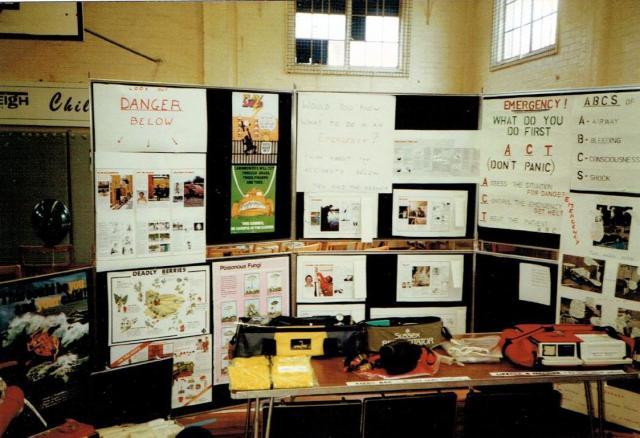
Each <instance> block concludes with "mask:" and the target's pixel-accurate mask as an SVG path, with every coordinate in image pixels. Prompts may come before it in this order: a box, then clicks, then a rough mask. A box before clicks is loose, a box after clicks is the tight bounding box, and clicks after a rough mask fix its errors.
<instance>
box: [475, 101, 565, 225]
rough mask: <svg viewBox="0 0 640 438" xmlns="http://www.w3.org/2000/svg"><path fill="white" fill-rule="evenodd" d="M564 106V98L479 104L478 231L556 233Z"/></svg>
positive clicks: (562, 168) (561, 186) (560, 199)
mask: <svg viewBox="0 0 640 438" xmlns="http://www.w3.org/2000/svg"><path fill="white" fill-rule="evenodd" d="M568 103H570V102H569V101H568V98H567V97H564V96H541V97H526V96H519V97H506V98H499V99H494V98H488V99H485V100H484V101H483V107H484V108H483V120H482V134H481V135H482V147H481V154H480V163H481V164H480V166H481V172H480V174H481V175H480V176H481V179H480V209H479V212H478V225H479V226H481V227H491V228H506V229H512V230H523V231H535V232H542V233H556V234H558V233H560V228H561V215H562V205H563V199H564V196H565V194H566V192H567V191H568V189H569V166H568V165H569V161H570V154H571V148H570V145H569V144H568V141H567V137H568V135H569V133H568V130H567V129H566V124H567V119H568V113H569V109H568V107H567V106H568Z"/></svg>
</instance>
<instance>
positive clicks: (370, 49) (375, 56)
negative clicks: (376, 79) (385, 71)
mask: <svg viewBox="0 0 640 438" xmlns="http://www.w3.org/2000/svg"><path fill="white" fill-rule="evenodd" d="M365 44H366V49H367V63H366V65H367V66H368V67H379V66H380V65H382V43H370V42H366V43H365Z"/></svg>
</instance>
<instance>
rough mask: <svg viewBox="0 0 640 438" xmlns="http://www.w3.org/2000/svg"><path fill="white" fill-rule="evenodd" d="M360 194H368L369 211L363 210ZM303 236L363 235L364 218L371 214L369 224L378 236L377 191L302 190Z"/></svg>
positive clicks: (349, 236) (356, 236)
mask: <svg viewBox="0 0 640 438" xmlns="http://www.w3.org/2000/svg"><path fill="white" fill-rule="evenodd" d="M363 198H367V199H368V200H369V203H366V202H365V205H369V206H370V210H371V211H363ZM303 214H304V225H303V227H304V228H303V236H304V237H305V238H320V239H322V238H338V239H339V238H351V239H358V238H360V237H361V235H362V226H363V221H364V220H367V219H368V218H372V220H373V223H372V224H371V225H370V226H371V228H372V229H373V230H374V233H373V236H372V237H377V232H376V231H377V229H378V195H374V194H357V195H345V194H341V193H305V195H304V213H303Z"/></svg>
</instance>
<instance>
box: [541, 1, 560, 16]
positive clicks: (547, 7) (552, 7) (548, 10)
mask: <svg viewBox="0 0 640 438" xmlns="http://www.w3.org/2000/svg"><path fill="white" fill-rule="evenodd" d="M557 10H558V0H544V3H543V6H542V11H543V13H544V15H549V14H553V13H554V12H556V11H557Z"/></svg>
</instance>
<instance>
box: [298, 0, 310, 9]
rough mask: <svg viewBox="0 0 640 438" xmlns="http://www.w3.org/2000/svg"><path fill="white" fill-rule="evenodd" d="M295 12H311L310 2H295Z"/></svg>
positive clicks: (299, 0) (306, 0)
mask: <svg viewBox="0 0 640 438" xmlns="http://www.w3.org/2000/svg"><path fill="white" fill-rule="evenodd" d="M296 12H311V0H297V1H296Z"/></svg>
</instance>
